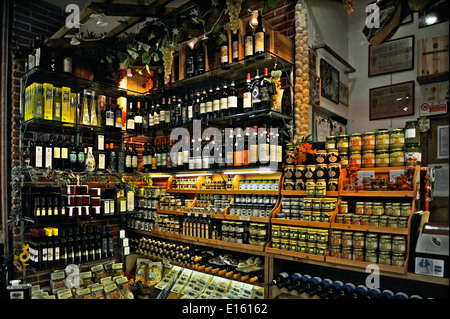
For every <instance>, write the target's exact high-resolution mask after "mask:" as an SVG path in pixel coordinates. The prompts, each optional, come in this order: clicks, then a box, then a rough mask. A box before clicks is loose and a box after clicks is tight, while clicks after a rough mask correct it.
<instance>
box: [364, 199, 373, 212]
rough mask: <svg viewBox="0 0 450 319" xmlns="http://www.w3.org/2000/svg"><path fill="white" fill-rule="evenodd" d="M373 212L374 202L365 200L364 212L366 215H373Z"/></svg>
mask: <svg viewBox="0 0 450 319" xmlns="http://www.w3.org/2000/svg"><path fill="white" fill-rule="evenodd" d="M372 212H373V203H372V202H364V207H363V214H364V215H372Z"/></svg>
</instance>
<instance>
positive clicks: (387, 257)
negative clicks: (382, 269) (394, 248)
mask: <svg viewBox="0 0 450 319" xmlns="http://www.w3.org/2000/svg"><path fill="white" fill-rule="evenodd" d="M378 263H379V264H383V265H390V264H391V253H390V252H388V251H380V253H379V255H378Z"/></svg>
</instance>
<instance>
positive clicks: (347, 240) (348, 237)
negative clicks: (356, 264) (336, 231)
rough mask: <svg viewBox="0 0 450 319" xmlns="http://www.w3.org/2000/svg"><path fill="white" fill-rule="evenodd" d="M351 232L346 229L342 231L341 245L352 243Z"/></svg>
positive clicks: (350, 244)
mask: <svg viewBox="0 0 450 319" xmlns="http://www.w3.org/2000/svg"><path fill="white" fill-rule="evenodd" d="M352 240H353V232H351V231H346V232H343V233H342V246H343V247H352V245H353V241H352Z"/></svg>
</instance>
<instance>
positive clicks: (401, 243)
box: [392, 236, 406, 253]
mask: <svg viewBox="0 0 450 319" xmlns="http://www.w3.org/2000/svg"><path fill="white" fill-rule="evenodd" d="M392 252H395V253H405V252H406V240H405V237H404V236H394V238H393V239H392Z"/></svg>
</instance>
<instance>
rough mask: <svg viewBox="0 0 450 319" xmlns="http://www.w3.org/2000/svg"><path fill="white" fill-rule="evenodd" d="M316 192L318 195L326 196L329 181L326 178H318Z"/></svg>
mask: <svg viewBox="0 0 450 319" xmlns="http://www.w3.org/2000/svg"><path fill="white" fill-rule="evenodd" d="M314 194H315V195H316V196H325V195H326V194H327V182H326V180H325V179H319V180H317V182H316V187H315V189H314Z"/></svg>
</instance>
